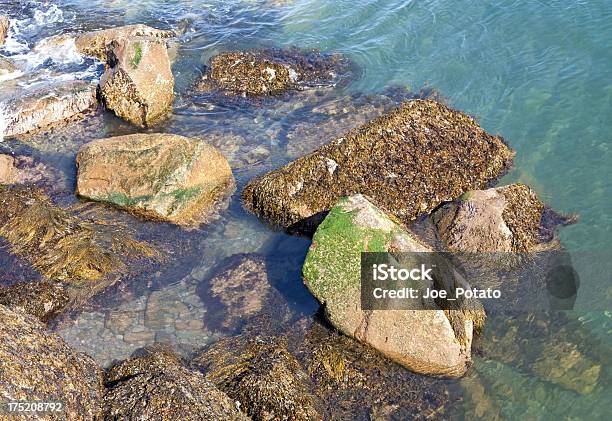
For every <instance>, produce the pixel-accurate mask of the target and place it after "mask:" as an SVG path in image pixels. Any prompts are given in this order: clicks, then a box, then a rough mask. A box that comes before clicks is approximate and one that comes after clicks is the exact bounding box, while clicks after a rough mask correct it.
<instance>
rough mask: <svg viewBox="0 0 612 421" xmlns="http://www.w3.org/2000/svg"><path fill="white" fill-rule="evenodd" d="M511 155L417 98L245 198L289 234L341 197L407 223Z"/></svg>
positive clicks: (265, 180)
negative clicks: (358, 199) (360, 199)
mask: <svg viewBox="0 0 612 421" xmlns="http://www.w3.org/2000/svg"><path fill="white" fill-rule="evenodd" d="M512 156H513V153H512V151H511V150H510V149H509V148H508V147H507V146H506V144H505V143H504V142H503V139H502V138H501V137H498V136H491V135H489V134H487V133H486V132H485V131H484V130H483V129H482V128H480V127H479V126H478V125H477V124H476V122H475V121H474V119H473V118H471V117H469V116H467V115H465V114H462V113H460V112H457V111H453V110H451V109H450V108H448V107H447V106H445V105H442V104H440V103H437V102H434V101H429V100H414V101H408V102H404V103H403V104H402V105H401V106H400V107H399V108H397V109H396V110H394V111H391V112H389V113H387V114H385V115H383V116H381V117H379V118H377V119H375V120H373V121H371V122H369V123H367V124H365V125H362V126H360V127H358V128H356V129H354V130H351V131H349V132H348V133H347V134H346V135H345V136H343V137H340V138H337V139H336V140H333V141H332V142H330V143H328V144H326V145H324V146H322V147H321V148H319V149H317V150H315V151H314V152H312V153H310V154H308V155H306V156H303V157H301V158H299V159H297V160H295V161H293V162H291V163H289V164H287V165H286V166H284V167H282V168H280V169H278V170H275V171H272V172H270V173H268V174H266V175H264V176H262V177H259V178H257V179H254V180H252V181H251V182H250V183H249V184H248V185H247V186H246V188H245V189H244V191H243V193H242V199H243V203H244V205H245V207H246V208H247V209H249V210H251V211H253V212H254V213H255V214H257V215H258V216H260V217H261V218H263V219H265V220H267V221H269V222H270V223H271V224H273V225H277V226H280V227H282V228H285V229H289V230H297V231H311V230H312V228H313V227H316V225H317V224H318V223H319V222H320V221H321V219H322V217H324V215H325V212H327V211H329V209H331V208H332V207H333V206H334V205H335V204H336V203H337V201H338V200H339V199H340V198H341V197H343V196H348V195H351V194H356V193H362V194H365V195H367V196H368V197H370V198H371V199H372V201H373V203H374V204H375V205H376V206H378V207H379V208H381V209H382V210H384V211H385V212H387V213H389V214H391V215H394V216H395V217H397V218H399V219H400V220H401V221H402V222H406V223H407V222H410V221H412V220H414V219H415V218H417V217H418V216H419V215H422V214H427V213H429V212H431V211H432V210H433V209H435V208H436V207H437V206H438V205H440V204H441V203H442V202H444V201H449V200H452V199H454V198H456V197H459V196H461V194H463V193H464V192H465V191H467V190H470V189H474V188H479V187H482V186H485V185H486V184H487V183H489V182H491V181H492V180H494V179H495V178H496V177H498V176H499V175H500V174H501V173H502V172H503V171H504V169H505V168H507V166H508V165H509V164H510V162H511V159H512Z"/></svg>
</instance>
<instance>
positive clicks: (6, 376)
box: [0, 305, 104, 420]
mask: <svg viewBox="0 0 612 421" xmlns="http://www.w3.org/2000/svg"><path fill="white" fill-rule="evenodd" d="M103 391H104V388H103V383H102V371H101V370H100V368H98V366H97V365H96V364H95V362H94V361H93V360H92V359H91V358H90V357H88V356H86V355H85V354H81V353H78V352H75V351H73V350H72V349H71V348H69V347H68V346H67V345H66V344H65V343H64V341H63V340H62V339H61V338H60V337H59V336H58V335H56V334H53V333H48V332H47V331H45V329H44V326H43V325H42V324H41V323H40V322H39V321H38V320H36V319H35V318H34V317H32V316H28V315H25V314H23V313H21V312H18V311H11V310H9V309H7V308H6V307H4V306H3V305H0V396H1V397H2V400H3V401H4V402H7V401H11V402H14V401H41V402H63V404H64V405H63V412H61V413H60V414H61V416H63V417H65V418H66V419H74V420H86V419H94V418H95V417H97V416H98V415H99V413H100V405H101V402H102V395H103ZM41 415H42V414H41ZM46 416H50V414H46ZM16 419H19V418H16ZM21 419H31V418H29V416H25V415H24V416H22V417H21Z"/></svg>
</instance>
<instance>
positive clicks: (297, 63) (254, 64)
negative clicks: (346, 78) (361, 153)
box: [197, 48, 350, 96]
mask: <svg viewBox="0 0 612 421" xmlns="http://www.w3.org/2000/svg"><path fill="white" fill-rule="evenodd" d="M349 67H350V62H349V61H348V60H346V59H345V58H343V57H342V56H340V55H338V54H321V53H320V52H318V51H315V50H313V51H300V50H298V49H297V48H291V49H286V50H280V49H267V50H253V51H230V52H225V53H221V54H218V55H216V56H214V57H212V58H211V59H210V66H209V67H208V69H207V70H208V71H207V73H206V74H205V75H204V76H203V77H202V79H201V80H200V82H199V83H198V86H197V89H198V90H199V91H204V92H207V91H212V90H220V91H221V92H223V93H225V94H232V95H242V96H261V95H275V94H279V93H282V92H285V91H287V90H290V89H302V88H306V87H308V86H320V85H326V84H327V85H332V84H334V83H337V81H338V78H339V77H341V76H343V75H344V74H345V73H347V72H348V70H349Z"/></svg>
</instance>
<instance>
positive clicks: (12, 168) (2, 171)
mask: <svg viewBox="0 0 612 421" xmlns="http://www.w3.org/2000/svg"><path fill="white" fill-rule="evenodd" d="M0 184H36V185H38V186H44V187H48V188H49V189H53V188H58V187H59V188H61V187H62V186H64V185H65V184H66V181H65V180H64V179H63V177H62V175H61V174H59V173H58V172H57V171H54V170H53V169H51V168H49V167H47V166H46V165H45V164H43V163H41V162H38V161H36V160H34V159H33V158H32V157H29V156H23V155H18V156H15V157H13V156H11V155H5V154H0Z"/></svg>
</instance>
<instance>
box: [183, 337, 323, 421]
mask: <svg viewBox="0 0 612 421" xmlns="http://www.w3.org/2000/svg"><path fill="white" fill-rule="evenodd" d="M191 365H192V366H193V367H196V368H198V369H199V370H201V371H202V372H203V373H204V375H205V377H206V379H208V380H210V381H211V382H213V383H214V384H215V385H216V386H217V387H218V388H219V389H221V390H222V391H224V392H225V393H227V394H228V395H229V396H230V397H231V398H232V399H235V400H237V401H239V402H240V404H241V405H240V407H241V408H242V409H243V411H244V412H246V413H247V414H248V415H249V416H250V417H251V418H252V419H254V420H261V421H263V420H322V419H323V417H322V412H321V404H320V402H319V399H318V398H317V397H316V395H315V394H314V391H313V385H312V383H311V381H310V378H309V377H308V375H307V374H306V373H305V372H304V371H303V369H302V368H301V366H300V364H299V363H298V361H297V360H296V358H295V357H294V356H293V355H292V354H290V353H289V351H288V350H287V344H286V342H285V341H284V340H283V339H281V338H272V337H245V336H237V337H233V338H227V339H222V340H221V341H219V342H217V343H215V344H214V345H212V346H211V347H209V348H208V349H205V350H204V351H203V352H202V353H200V354H198V355H197V356H196V357H195V358H194V359H193V360H192V362H191Z"/></svg>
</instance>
